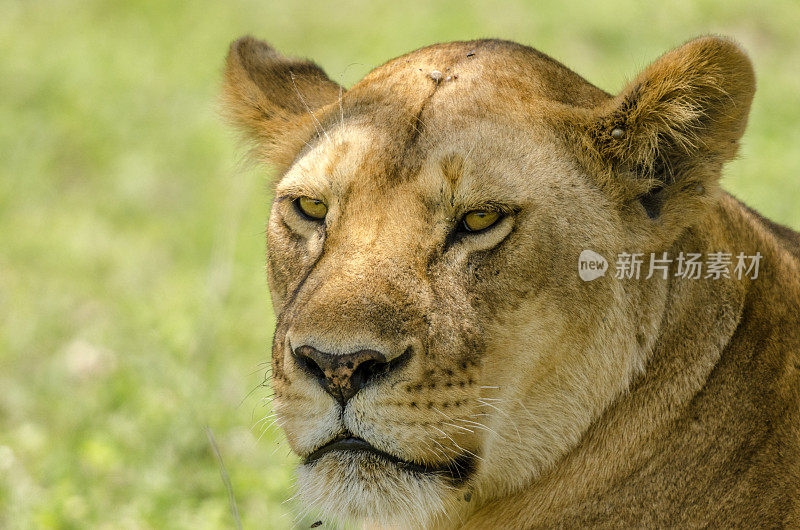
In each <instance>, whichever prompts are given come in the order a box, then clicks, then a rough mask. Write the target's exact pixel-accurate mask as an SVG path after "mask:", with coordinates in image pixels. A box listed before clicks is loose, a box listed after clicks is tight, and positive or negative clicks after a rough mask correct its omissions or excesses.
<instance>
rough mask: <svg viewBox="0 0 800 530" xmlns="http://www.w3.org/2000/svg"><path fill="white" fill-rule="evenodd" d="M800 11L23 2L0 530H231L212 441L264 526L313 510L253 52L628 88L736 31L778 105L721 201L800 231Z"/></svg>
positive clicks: (767, 104)
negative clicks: (484, 60)
mask: <svg viewBox="0 0 800 530" xmlns="http://www.w3.org/2000/svg"><path fill="white" fill-rule="evenodd" d="M798 14H799V13H798V8H797V6H796V4H795V2H794V1H793V0H778V1H776V2H773V3H771V5H770V9H769V10H768V11H767V10H764V9H763V8H762V7H761V6H760V5H758V4H756V3H753V2H745V1H742V0H737V1H727V2H721V1H719V2H711V1H705V2H690V1H688V0H681V1H677V2H671V3H663V2H662V3H660V4H648V3H641V2H635V1H634V0H620V1H618V2H614V3H604V2H595V3H590V4H585V3H581V4H578V3H575V2H572V1H565V0H560V1H555V0H545V1H543V2H536V3H532V2H526V1H522V0H511V1H503V2H500V3H499V4H498V3H485V4H482V5H481V4H477V3H464V2H462V1H455V0H441V1H436V2H428V1H422V0H411V1H410V2H404V3H398V2H374V1H367V0H343V1H342V2H335V3H330V2H322V1H321V0H310V1H304V2H278V1H267V2H255V1H253V0H235V1H233V2H226V3H220V2H211V1H209V0H198V1H196V2H176V1H163V0H134V1H130V2H103V1H99V0H87V1H85V2H68V1H66V0H46V1H42V2H24V1H21V0H7V1H6V2H4V3H3V16H2V17H0V49H2V50H3V60H2V61H0V94H2V98H0V161H1V163H0V227H2V229H1V230H0V389H2V392H0V527H3V528H30V527H37V528H39V527H41V528H66V529H69V528H76V529H77V528H85V527H87V526H91V527H95V528H141V527H155V528H201V529H202V528H222V527H230V526H232V525H233V524H234V523H233V520H232V519H231V513H230V511H229V504H228V495H227V492H226V487H225V484H224V483H223V481H221V480H220V475H219V470H218V464H217V462H216V460H215V458H214V456H213V453H212V452H210V451H209V450H208V446H207V445H206V444H207V441H206V437H205V434H204V430H203V427H204V426H205V425H209V426H210V427H211V428H213V430H214V432H216V433H217V434H218V437H217V444H218V446H219V450H220V451H221V453H222V454H224V455H225V461H226V464H227V470H228V474H229V476H230V481H231V482H232V487H233V488H234V489H235V491H236V495H237V497H236V500H237V501H238V507H239V513H240V516H241V523H242V525H243V527H245V528H264V527H266V528H289V527H291V526H292V525H293V524H294V523H293V521H294V519H295V514H296V513H299V512H300V511H301V510H300V509H299V507H297V506H294V505H292V504H291V503H288V504H285V505H282V504H281V503H282V501H283V500H284V499H286V498H288V497H289V496H290V495H291V493H290V485H291V466H292V464H293V462H294V460H293V458H292V457H291V456H290V455H289V451H288V448H287V447H286V444H282V445H281V440H282V437H281V436H280V434H279V433H277V432H276V430H275V429H269V430H268V431H267V432H266V433H265V434H264V435H263V436H261V434H262V433H261V429H262V426H261V425H262V424H259V423H258V421H259V420H260V419H261V418H263V417H265V416H267V415H268V414H269V412H270V407H269V402H268V400H265V397H266V396H267V395H268V392H267V390H266V389H265V388H261V386H260V385H261V384H262V382H263V381H264V378H265V372H266V370H267V368H266V366H267V365H264V364H262V363H264V362H267V361H268V356H269V345H270V339H271V330H272V325H273V315H272V313H271V310H270V306H269V301H268V295H267V289H266V281H265V275H264V271H263V261H264V251H265V246H264V223H265V220H266V216H267V212H268V205H269V201H270V197H269V193H268V191H267V190H268V185H267V182H268V178H269V175H268V173H269V172H268V171H267V170H266V169H264V168H245V167H243V166H242V165H241V164H240V163H239V162H238V160H239V158H238V157H239V154H238V151H237V150H236V148H235V145H234V144H235V142H234V140H233V135H232V134H230V133H229V131H227V130H226V128H225V127H224V126H223V125H222V123H221V121H220V120H219V119H218V117H217V114H216V110H215V101H216V94H217V90H218V84H219V77H220V70H221V65H222V60H223V57H224V55H225V52H226V49H227V46H228V43H229V42H230V41H231V40H233V39H234V38H235V37H237V36H239V35H242V34H246V33H251V34H254V35H256V36H259V37H261V38H265V39H267V40H269V41H271V42H272V43H273V44H274V45H275V46H276V47H277V48H278V49H280V50H281V51H283V52H285V53H287V54H289V55H297V56H307V57H311V58H313V59H315V60H316V61H317V62H318V63H320V64H321V65H323V66H324V67H325V68H326V70H327V71H328V73H329V74H330V75H331V77H332V78H334V79H336V80H338V81H340V82H342V83H344V84H345V85H350V84H352V83H353V82H354V81H356V80H357V79H359V78H360V77H361V76H363V75H364V74H365V73H366V72H367V71H369V70H370V69H371V68H372V67H373V66H376V65H379V64H381V63H383V62H384V61H386V60H387V59H389V58H391V57H394V56H397V55H400V54H402V53H404V52H406V51H409V50H410V49H413V48H416V47H419V46H423V45H425V44H429V43H431V42H435V41H445V40H453V39H470V38H477V37H485V36H494V37H501V38H507V39H512V40H517V41H520V42H523V43H527V44H531V45H533V46H535V47H537V48H539V49H541V50H542V51H544V52H546V53H548V54H550V55H552V56H554V57H555V58H557V59H559V60H560V61H562V62H564V63H565V64H567V65H569V66H570V67H573V68H574V69H576V70H577V71H578V72H579V73H581V74H583V75H584V76H585V77H587V78H588V79H590V80H592V81H593V82H595V83H596V84H598V85H599V86H601V87H603V88H605V89H607V90H611V91H615V90H617V89H618V88H620V87H621V86H622V85H623V83H624V80H625V79H627V78H630V77H632V76H633V75H634V74H635V73H636V71H637V70H638V69H639V68H641V67H643V66H645V65H646V64H647V63H648V62H649V61H651V60H652V59H654V58H655V57H656V56H657V55H659V54H660V53H662V52H663V51H665V50H666V49H668V48H670V47H672V46H674V45H677V44H679V43H681V42H683V41H685V40H687V39H689V38H691V37H693V36H695V35H698V34H704V33H723V34H727V35H731V36H733V37H734V38H736V39H738V40H739V41H740V42H741V43H742V44H743V45H744V46H745V48H746V49H748V50H749V51H750V53H751V55H752V58H753V60H754V63H755V65H756V69H757V74H758V79H759V90H758V92H757V95H756V100H755V103H754V106H753V112H752V118H751V123H750V127H749V130H748V132H747V134H746V135H745V138H744V142H743V146H744V147H743V149H742V155H741V157H740V159H739V160H737V161H735V162H733V163H732V164H730V165H729V166H728V168H727V170H726V174H725V180H724V185H725V187H726V188H728V189H729V190H731V191H732V192H734V193H735V194H736V195H738V196H739V197H740V198H742V199H743V200H745V201H746V202H747V203H748V204H750V205H751V206H753V207H755V208H756V209H758V210H760V211H761V212H762V213H764V214H766V215H767V216H769V217H771V218H772V219H774V220H776V221H779V222H782V223H786V224H789V225H791V226H794V227H800V209H798V208H797V204H799V203H800V178H798V175H800V150H797V149H796V146H797V145H798V144H800V127H798V125H800V106H798V105H796V104H795V101H796V94H797V93H798V92H799V91H800V76H798V75H797V73H796V68H795V65H797V64H798V63H800V36H798V33H797V31H796V24H795V21H796V20H798ZM252 389H255V391H254V392H252V394H248V393H249V392H250V390H252ZM248 395H249V397H247V396H248ZM259 438H260V440H259ZM276 447H277V450H276V449H275V448H276ZM315 521H316V519H314V518H306V519H302V520H301V521H299V522H297V523H296V524H297V525H298V527H306V528H308V527H310V526H311V524H312V523H314V522H315Z"/></svg>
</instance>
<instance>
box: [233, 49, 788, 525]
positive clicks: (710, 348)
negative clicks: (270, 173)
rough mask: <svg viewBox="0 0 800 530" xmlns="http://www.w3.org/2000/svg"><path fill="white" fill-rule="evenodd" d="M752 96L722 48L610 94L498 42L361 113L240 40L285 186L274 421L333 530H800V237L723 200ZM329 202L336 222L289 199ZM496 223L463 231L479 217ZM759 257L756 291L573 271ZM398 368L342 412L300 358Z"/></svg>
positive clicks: (411, 81)
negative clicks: (643, 260)
mask: <svg viewBox="0 0 800 530" xmlns="http://www.w3.org/2000/svg"><path fill="white" fill-rule="evenodd" d="M754 89H755V82H754V77H753V71H752V67H751V65H750V62H749V60H748V58H747V57H746V55H745V54H744V53H743V52H742V51H741V49H740V48H738V47H737V46H736V45H735V44H733V43H731V42H730V41H728V40H726V39H722V38H717V37H704V38H700V39H697V40H694V41H691V42H689V43H687V44H685V45H683V46H681V47H679V48H677V49H675V50H673V51H671V52H669V53H667V54H665V55H664V56H662V57H661V58H659V59H658V60H657V61H655V62H654V63H653V64H652V65H651V66H650V67H648V68H647V69H645V70H644V72H642V73H641V74H640V75H639V76H638V77H636V78H635V79H634V80H633V81H632V82H631V84H630V85H629V86H628V87H626V88H625V89H623V90H622V91H621V92H620V94H619V95H617V96H611V95H609V94H607V93H605V92H603V91H602V90H600V89H598V88H596V87H594V86H593V85H591V84H590V83H588V82H587V81H585V80H584V79H582V78H581V77H580V76H578V75H577V74H575V73H573V72H571V71H570V70H568V69H567V68H566V67H564V66H563V65H561V64H559V63H557V62H556V61H554V60H552V59H550V58H549V57H547V56H545V55H543V54H541V53H539V52H538V51H536V50H533V49H531V48H527V47H525V46H521V45H517V44H514V43H509V42H503V41H493V40H484V41H472V42H454V43H448V44H438V45H434V46H430V47H427V48H423V49H421V50H417V51H415V52H412V53H410V54H408V55H404V56H402V57H399V58H397V59H394V60H392V61H390V62H388V63H386V64H385V65H383V66H381V67H379V68H377V69H375V70H374V71H372V72H371V73H370V74H369V75H367V76H366V77H365V78H364V79H363V80H362V81H361V82H359V83H358V84H356V85H355V86H354V87H352V88H351V89H349V90H346V91H345V90H343V89H341V88H340V87H338V85H336V84H335V83H333V82H332V81H330V80H329V79H328V78H327V77H326V76H325V74H324V73H323V72H322V70H320V69H319V67H317V66H316V65H313V63H309V62H303V61H297V60H293V59H286V58H284V57H282V56H280V55H278V54H277V53H276V52H275V51H274V50H272V48H270V47H269V46H268V45H266V44H264V43H262V42H260V41H256V40H255V39H252V38H249V37H246V38H243V39H240V40H239V41H237V42H235V43H234V44H233V45H232V46H231V51H230V54H229V56H228V63H227V69H226V74H225V84H224V90H223V95H224V100H225V103H226V106H227V108H228V110H229V115H230V116H231V118H232V120H233V121H234V122H235V123H236V124H237V125H238V126H239V127H240V128H241V130H243V131H244V132H245V134H246V135H247V137H248V138H249V139H250V140H252V141H253V143H254V145H255V152H256V154H257V156H259V157H260V158H262V159H264V160H266V161H268V162H269V163H272V164H274V165H276V166H277V167H278V168H279V169H280V171H281V176H280V178H279V179H278V182H277V184H276V191H275V193H276V196H275V202H274V204H273V207H272V213H271V216H270V222H269V230H268V241H269V256H268V263H269V279H270V288H271V293H272V300H273V304H274V306H275V312H276V315H277V317H278V318H277V325H276V330H275V339H274V346H273V358H272V366H273V388H274V390H275V396H276V397H275V400H274V409H275V412H276V413H277V415H278V418H279V422H280V424H281V426H282V428H283V429H284V431H285V433H286V435H287V438H288V440H289V443H290V444H291V446H292V449H293V450H294V451H295V452H296V453H297V454H298V455H299V456H300V457H301V458H305V457H306V456H308V455H309V454H311V453H312V452H313V451H314V450H316V449H318V448H319V447H320V446H322V445H324V444H326V443H327V442H329V441H330V440H331V439H333V438H334V437H336V436H340V435H342V433H348V435H353V436H357V437H360V438H363V439H364V440H367V441H368V442H369V443H370V444H372V445H373V446H374V447H376V448H378V449H380V450H382V451H384V452H386V453H389V454H391V455H393V456H395V457H397V458H400V459H402V460H406V461H409V462H414V463H418V464H426V465H428V466H437V465H450V466H453V465H455V463H456V462H469V461H471V463H472V465H473V466H472V468H471V470H470V473H469V474H468V476H466V477H463V476H462V477H459V476H454V477H449V476H447V474H420V473H416V472H409V471H405V470H403V469H402V468H401V467H398V466H397V465H395V464H392V463H390V462H388V461H386V460H383V459H380V458H376V457H372V456H370V455H365V454H362V453H352V452H337V453H328V454H327V455H326V456H324V457H322V458H321V459H320V460H317V461H316V462H313V463H309V464H301V465H300V466H299V470H298V492H299V494H300V497H301V499H303V501H304V503H306V504H307V505H308V506H310V507H312V508H314V509H317V510H319V511H321V512H322V513H323V514H324V515H325V516H327V517H332V518H336V519H359V520H367V521H375V522H378V523H380V524H396V525H399V526H401V527H414V528H416V527H430V528H455V527H463V528H475V529H484V528H539V527H570V528H572V527H582V526H600V527H634V526H635V527H642V526H648V527H649V526H653V527H700V526H712V527H731V526H735V527H752V526H756V525H758V526H770V527H774V526H784V527H787V526H794V527H797V526H800V501H798V499H800V325H798V324H800V316H799V315H800V237H798V234H796V233H795V232H792V231H791V230H789V229H787V228H785V227H780V226H778V225H775V224H773V223H770V222H769V221H766V220H764V219H763V218H761V217H759V216H758V215H757V214H756V213H754V212H752V211H751V210H749V209H747V208H746V207H745V206H743V205H742V204H741V203H739V202H738V201H736V200H735V199H734V198H732V197H730V196H729V195H727V194H725V193H724V192H722V191H721V190H720V188H719V185H718V181H719V177H720V172H721V169H722V166H723V164H724V163H725V162H726V161H728V160H729V159H731V158H732V157H733V156H734V155H735V153H736V150H737V146H738V141H739V139H740V137H741V135H742V133H743V131H744V127H745V124H746V121H747V116H748V112H749V106H750V101H751V99H752V97H753V93H754ZM300 196H309V197H312V198H317V199H321V200H324V201H325V202H326V204H327V206H328V213H327V216H326V218H325V221H324V223H315V222H313V221H309V220H308V219H305V218H303V217H302V216H301V215H300V214H299V213H298V212H297V210H296V209H295V208H294V206H293V200H294V199H295V198H297V197H300ZM485 208H493V209H497V210H500V211H502V212H503V213H504V214H505V217H503V218H502V219H501V220H500V221H499V222H498V223H497V225H496V226H494V227H492V228H491V229H489V230H487V231H485V232H481V233H476V234H463V233H460V234H459V233H456V229H457V227H458V222H459V220H460V219H461V218H462V217H463V215H464V214H465V213H467V212H468V211H470V210H475V209H485ZM583 249H591V250H594V251H596V252H598V253H600V254H601V255H603V256H605V257H606V258H608V259H609V260H610V261H611V265H612V267H613V260H614V257H615V256H616V255H618V254H619V253H621V252H638V253H644V254H646V255H649V253H651V252H655V253H657V254H658V255H659V256H660V255H661V252H668V253H669V255H670V256H673V257H674V256H677V255H678V253H680V252H700V253H708V252H714V251H726V252H731V253H734V254H736V253H739V252H744V253H745V254H747V255H754V254H755V253H756V252H760V253H761V254H762V255H763V256H764V257H763V260H762V262H761V266H760V275H759V277H758V278H756V279H748V278H746V277H745V278H742V279H737V278H736V277H731V278H722V279H717V280H715V279H710V278H709V279H698V280H691V279H683V278H680V277H676V276H674V272H675V271H674V268H673V269H672V270H671V271H670V272H671V274H670V277H669V278H668V279H666V280H665V279H662V278H661V277H660V276H656V277H654V278H650V279H648V280H645V279H644V278H642V279H639V280H623V279H617V278H615V276H614V274H613V270H612V271H611V273H609V274H607V275H606V276H605V277H602V278H599V279H597V280H594V281H592V282H584V281H582V280H581V279H580V278H579V277H578V274H577V260H578V255H579V254H580V252H581V251H582V250H583ZM299 346H310V347H313V348H315V349H317V350H320V351H325V352H328V353H331V354H334V355H343V354H347V353H350V352H353V351H359V350H365V349H368V350H375V351H379V352H381V353H382V355H384V356H385V357H386V359H387V360H388V359H399V358H401V356H402V355H406V353H404V352H408V355H410V357H408V360H407V362H405V364H403V365H401V366H400V367H399V368H397V369H396V370H394V371H392V372H389V373H387V374H386V375H385V376H383V377H382V378H380V379H376V380H375V381H374V382H373V383H370V384H368V385H367V386H365V387H364V388H363V389H362V390H361V391H359V392H358V393H357V394H355V396H354V397H353V398H352V399H350V401H348V402H347V405H346V407H342V406H341V405H340V404H339V403H337V402H336V401H335V400H334V399H333V398H332V397H331V395H329V394H327V393H326V392H325V391H324V390H323V388H322V386H321V385H320V384H319V383H318V381H316V380H315V379H314V377H311V376H310V375H309V373H308V372H307V371H304V369H303V368H302V367H301V366H300V365H299V361H298V360H297V358H296V356H294V355H293V354H292V351H293V350H294V349H296V348H298V347H299Z"/></svg>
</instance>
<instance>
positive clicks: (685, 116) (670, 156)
mask: <svg viewBox="0 0 800 530" xmlns="http://www.w3.org/2000/svg"><path fill="white" fill-rule="evenodd" d="M754 92H755V76H754V74H753V67H752V65H751V63H750V60H749V59H748V57H747V55H746V54H745V53H744V52H743V51H742V49H741V48H739V46H737V45H736V44H734V43H733V42H731V41H729V40H726V39H723V38H719V37H702V38H698V39H695V40H692V41H690V42H688V43H686V44H684V45H683V46H680V47H679V48H676V49H674V50H672V51H670V52H668V53H666V54H665V55H663V56H661V57H660V58H659V59H657V60H656V61H655V62H654V63H653V64H651V65H650V66H649V67H647V68H646V69H645V70H644V71H643V72H642V73H641V74H640V75H639V76H638V77H636V79H634V81H633V82H631V83H630V84H629V85H628V86H627V87H626V88H625V89H624V90H623V91H622V92H621V93H620V94H619V95H617V96H616V97H614V98H611V99H609V100H608V102H607V103H605V104H603V106H602V107H601V108H599V109H597V113H596V114H595V118H593V119H592V122H591V124H590V125H589V127H588V133H589V142H590V143H591V144H592V149H593V151H594V152H595V154H596V155H598V156H599V158H600V160H601V161H602V163H603V164H604V165H606V166H607V167H611V168H613V173H615V174H626V175H629V176H633V177H634V180H636V177H637V176H638V177H643V178H644V181H647V182H649V183H650V184H648V186H650V185H656V186H663V185H669V184H670V183H672V182H674V181H675V180H676V179H679V177H680V176H681V175H685V174H688V173H693V174H697V171H694V169H697V165H698V164H700V165H702V166H703V171H702V173H703V174H705V175H708V176H712V178H716V175H718V173H719V169H720V168H721V166H722V164H723V163H724V162H726V161H727V160H729V159H731V158H732V157H733V156H734V155H735V153H736V150H737V148H738V142H739V138H741V136H742V133H743V132H744V128H745V125H746V123H747V116H748V114H749V110H750V102H751V100H752V98H753V93H754ZM715 174H716V175H715ZM639 180H641V179H639Z"/></svg>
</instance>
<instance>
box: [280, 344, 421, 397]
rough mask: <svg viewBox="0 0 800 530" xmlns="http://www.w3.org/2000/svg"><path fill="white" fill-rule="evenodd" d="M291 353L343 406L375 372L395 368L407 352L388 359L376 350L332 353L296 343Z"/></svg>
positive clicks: (377, 373)
mask: <svg viewBox="0 0 800 530" xmlns="http://www.w3.org/2000/svg"><path fill="white" fill-rule="evenodd" d="M294 356H295V358H296V359H297V361H298V363H299V364H300V366H302V367H303V368H305V369H306V371H308V372H309V373H311V374H312V375H314V376H315V377H316V378H317V380H318V381H319V383H320V384H321V385H322V388H324V389H325V391H326V392H327V393H328V394H330V395H331V396H333V397H334V399H336V401H338V402H339V403H340V404H341V405H342V406H344V405H345V404H346V403H347V401H348V400H349V399H350V398H352V397H353V396H355V395H356V393H358V391H359V390H361V389H362V388H364V387H365V386H366V385H367V384H368V383H369V382H370V381H372V380H374V379H375V378H376V377H377V376H378V375H382V374H386V373H389V372H390V371H392V370H393V369H394V368H396V367H397V366H398V364H399V362H398V361H400V360H402V358H403V357H405V356H406V354H403V355H401V356H400V357H398V358H396V359H393V360H391V361H387V359H386V356H385V355H384V354H382V353H381V352H379V351H375V350H359V351H357V352H353V353H346V354H332V353H326V352H323V351H319V350H318V349H316V348H313V347H311V346H299V347H298V348H295V350H294Z"/></svg>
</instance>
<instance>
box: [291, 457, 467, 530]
mask: <svg viewBox="0 0 800 530" xmlns="http://www.w3.org/2000/svg"><path fill="white" fill-rule="evenodd" d="M451 490H452V486H450V485H449V484H448V479H447V478H444V477H441V476H438V475H436V474H425V473H420V472H417V471H408V470H405V469H403V468H402V467H401V466H400V465H398V464H396V463H393V462H390V461H387V460H386V459H385V458H382V457H380V456H377V455H374V454H370V453H366V452H353V451H340V452H336V453H329V454H327V455H326V456H323V457H322V458H320V459H319V460H316V461H314V462H313V463H309V464H302V465H300V466H299V468H298V470H297V491H298V496H299V499H300V502H301V504H302V505H303V506H309V507H313V509H314V512H315V513H319V514H321V516H322V517H326V518H332V519H334V520H341V521H347V520H367V521H381V522H382V524H389V525H396V526H397V527H399V528H424V527H427V526H430V523H431V521H432V520H434V519H436V518H437V517H441V516H442V515H443V514H444V513H445V512H446V510H447V506H448V505H449V504H450V502H451V501H450V500H449V497H451V496H452V494H451V493H450V491H451Z"/></svg>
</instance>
